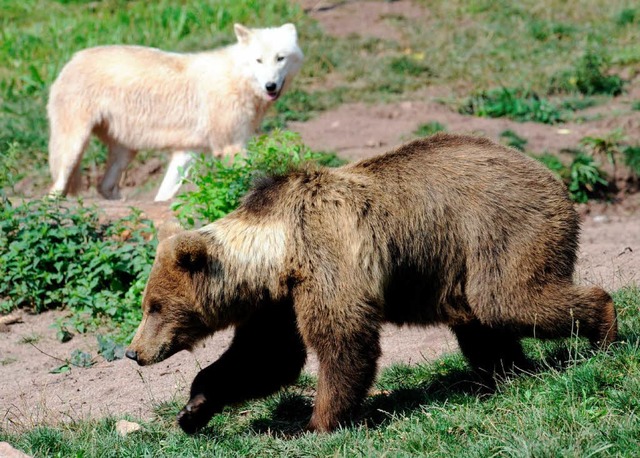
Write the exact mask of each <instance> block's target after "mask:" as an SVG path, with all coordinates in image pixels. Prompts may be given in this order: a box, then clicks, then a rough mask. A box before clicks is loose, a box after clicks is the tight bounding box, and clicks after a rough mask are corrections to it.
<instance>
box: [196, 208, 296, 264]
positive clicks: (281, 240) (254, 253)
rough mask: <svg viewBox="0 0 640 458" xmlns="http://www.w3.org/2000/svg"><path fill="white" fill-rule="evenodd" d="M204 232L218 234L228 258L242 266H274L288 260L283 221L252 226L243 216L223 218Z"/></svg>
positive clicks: (203, 231) (225, 255)
mask: <svg viewBox="0 0 640 458" xmlns="http://www.w3.org/2000/svg"><path fill="white" fill-rule="evenodd" d="M200 231H201V232H202V233H203V234H210V235H212V236H214V237H215V239H216V240H217V241H218V242H219V243H220V245H221V246H222V250H223V256H224V258H225V259H227V260H229V261H232V262H234V263H236V264H237V265H238V266H249V265H251V266H255V268H258V269H272V268H279V267H281V266H282V264H283V263H284V259H285V248H286V232H285V229H284V225H283V224H281V223H268V224H261V225H249V224H247V223H246V222H244V221H242V220H241V219H235V218H223V219H220V220H218V221H216V222H214V223H212V224H209V225H207V226H205V227H203V228H202V229H200Z"/></svg>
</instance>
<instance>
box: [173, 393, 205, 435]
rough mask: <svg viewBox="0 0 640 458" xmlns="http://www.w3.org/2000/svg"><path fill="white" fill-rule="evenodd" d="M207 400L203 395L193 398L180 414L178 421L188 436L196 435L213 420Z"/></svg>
mask: <svg viewBox="0 0 640 458" xmlns="http://www.w3.org/2000/svg"><path fill="white" fill-rule="evenodd" d="M206 404H207V400H206V399H205V397H204V396H203V395H202V394H198V395H196V396H194V397H193V398H191V400H189V402H188V403H187V405H186V406H184V408H183V409H182V410H181V411H180V412H179V413H178V416H177V418H176V419H177V420H178V425H180V428H182V430H183V431H184V432H185V433H187V434H194V433H196V432H198V430H200V429H202V428H204V427H205V426H207V423H209V420H210V419H211V412H210V409H207V408H206Z"/></svg>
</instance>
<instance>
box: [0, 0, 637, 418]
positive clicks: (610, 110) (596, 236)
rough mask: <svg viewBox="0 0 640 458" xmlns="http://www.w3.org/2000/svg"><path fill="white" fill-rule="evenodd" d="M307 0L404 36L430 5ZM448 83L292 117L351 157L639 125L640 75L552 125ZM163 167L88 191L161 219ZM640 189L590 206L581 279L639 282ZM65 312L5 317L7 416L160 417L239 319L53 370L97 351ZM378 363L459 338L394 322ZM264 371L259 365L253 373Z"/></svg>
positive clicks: (114, 211)
mask: <svg viewBox="0 0 640 458" xmlns="http://www.w3.org/2000/svg"><path fill="white" fill-rule="evenodd" d="M300 3H302V4H303V6H304V7H305V9H306V10H307V11H308V13H309V14H311V15H312V16H313V17H315V18H316V19H318V20H319V21H320V22H321V24H323V26H324V27H325V29H326V31H327V32H328V33H334V34H336V35H340V34H350V33H359V34H362V35H374V36H380V37H383V38H393V39H401V35H400V34H399V32H398V31H397V30H395V29H394V28H393V27H391V26H390V25H389V24H388V23H387V22H385V21H384V17H385V15H389V14H394V15H398V14H402V15H407V16H410V17H415V16H416V15H425V17H427V16H428V12H426V11H424V10H422V9H420V8H419V7H417V6H416V5H415V4H413V3H412V2H410V1H404V0H402V1H396V2H366V7H363V6H362V5H359V3H362V2H353V1H352V2H338V1H333V2H323V1H316V0H308V1H307V0H303V1H301V2H300ZM447 95H448V92H447V89H446V88H425V90H424V91H422V92H420V93H418V94H413V95H412V96H411V100H410V101H405V102H398V103H393V104H385V105H366V104H360V103H356V104H347V105H343V106H340V107H338V108H336V109H334V110H331V111H327V112H325V113H322V114H321V115H319V116H317V117H316V118H314V119H312V120H310V121H308V122H305V123H292V124H291V125H290V128H291V130H294V131H297V132H299V133H300V134H301V135H302V138H303V140H304V142H305V143H307V144H308V145H309V146H311V147H312V148H314V149H322V150H333V151H336V152H337V153H338V154H339V155H341V156H343V157H346V158H349V159H359V158H363V157H367V156H370V155H373V154H377V153H380V152H383V151H386V150H389V149H391V148H393V147H394V146H397V145H399V144H400V143H402V142H403V141H405V140H407V139H409V138H411V132H412V131H413V130H415V129H416V127H417V126H418V125H419V124H421V123H425V122H429V121H438V122H440V123H442V124H444V125H446V126H447V128H448V130H450V131H455V132H473V133H480V134H484V135H487V136H488V137H490V138H493V139H496V140H497V139H498V135H499V133H500V132H502V131H504V130H505V129H511V130H514V131H515V132H517V133H518V134H519V135H521V136H523V137H525V138H527V139H528V141H529V143H528V148H530V149H531V150H534V151H545V150H546V151H552V152H558V151H560V150H562V149H563V148H567V147H574V146H576V144H577V143H578V141H579V139H580V138H582V137H583V136H586V135H594V134H604V133H607V132H609V131H610V130H611V129H612V128H615V127H618V126H620V127H624V128H625V130H626V132H627V133H628V134H629V135H631V136H633V135H637V136H639V138H635V140H636V141H638V140H640V114H639V113H638V112H630V111H629V110H625V107H627V106H628V101H629V100H633V99H634V98H635V99H638V98H640V82H638V81H636V82H635V83H634V85H633V87H631V88H630V92H629V93H628V94H626V95H625V96H622V97H620V98H619V99H617V100H616V101H614V102H613V103H612V104H610V105H607V106H604V107H597V108H595V109H593V110H595V111H596V112H598V113H601V114H602V116H601V117H599V118H598V120H596V121H592V122H584V123H582V124H564V125H562V126H560V127H558V126H546V125H540V124H535V123H516V122H512V121H509V120H503V119H481V118H474V117H469V116H463V115H460V114H458V113H456V112H453V111H451V110H450V109H449V108H448V107H447V106H445V105H442V104H441V103H439V102H437V99H438V98H440V97H443V96H447ZM162 173H163V170H162V164H161V162H159V161H158V160H157V159H152V160H150V161H148V162H147V163H146V164H143V166H142V167H140V168H139V169H138V170H132V171H131V172H129V173H128V176H127V179H126V182H125V185H126V186H125V189H124V194H125V195H135V196H136V200H133V199H129V200H125V201H118V202H105V201H102V200H99V199H95V198H93V197H91V196H93V195H95V191H89V192H87V194H86V197H87V201H88V202H89V203H91V201H93V200H95V201H96V202H97V203H99V205H100V207H101V208H102V209H103V210H104V211H105V213H106V214H107V215H109V216H112V217H116V216H121V215H122V214H126V212H127V211H128V210H127V209H128V207H129V206H134V207H138V208H141V209H142V210H143V211H144V212H145V214H146V216H147V217H149V218H151V219H152V220H154V221H155V222H156V223H159V222H162V221H165V220H167V219H169V218H171V212H170V210H169V205H168V204H166V203H153V202H151V199H152V197H153V195H154V192H155V190H149V191H148V192H134V189H135V188H136V187H138V186H139V183H140V182H141V179H142V178H148V177H149V176H153V175H157V176H159V175H160V174H162ZM639 208H640V194H632V195H626V196H621V199H620V201H619V202H618V203H616V204H614V205H605V204H595V205H589V206H581V207H580V209H579V210H580V213H581V215H582V217H583V232H582V238H581V250H580V258H579V265H578V269H577V277H578V278H577V279H578V281H579V282H581V283H583V284H591V283H593V284H600V285H603V286H604V287H605V288H607V289H609V290H615V289H618V288H620V287H623V286H626V285H632V284H640V279H639V278H638V275H639V274H638V272H639V271H640V212H639V211H638V209H639ZM61 315H62V312H49V313H45V314H42V315H38V316H34V315H28V314H24V313H23V314H21V315H20V318H21V320H20V322H17V323H14V324H10V325H0V427H7V428H10V429H12V428H23V427H27V428H28V427H33V426H35V425H37V424H42V423H43V422H46V423H51V422H58V421H61V420H62V421H75V420H80V419H84V418H89V417H100V416H103V415H106V414H115V415H121V414H129V415H132V416H134V417H142V418H151V417H152V408H153V406H154V405H156V404H158V403H160V402H162V401H166V400H169V399H172V398H174V397H177V398H178V399H185V397H186V396H187V393H188V388H189V384H190V383H191V380H192V379H193V377H194V375H195V373H196V372H197V371H198V370H199V368H201V367H204V366H206V365H207V364H209V363H211V362H212V361H213V360H215V359H216V358H217V357H218V356H219V355H220V354H221V353H222V352H223V351H224V349H225V348H226V346H227V345H228V344H229V342H230V340H231V336H232V333H231V331H230V330H229V331H225V332H221V333H218V334H216V335H214V336H212V337H211V338H209V339H208V340H206V342H205V343H204V345H202V346H201V347H199V348H197V349H196V350H195V351H194V352H193V353H187V352H181V353H179V354H177V355H175V356H173V357H171V358H170V359H169V360H167V361H164V362H162V363H160V364H157V365H155V366H151V367H144V368H139V367H138V366H137V365H136V364H135V363H133V362H132V361H128V360H118V361H114V362H106V361H104V360H103V359H102V358H99V359H98V360H97V363H96V364H95V365H94V366H92V367H91V368H88V369H79V368H74V369H72V370H71V371H70V372H67V373H64V374H51V373H50V370H51V369H53V368H55V367H57V366H59V365H60V364H61V363H60V361H59V360H58V359H64V358H68V357H69V355H70V353H71V352H72V351H73V350H74V349H81V350H84V351H90V352H92V354H96V353H97V352H96V349H97V344H96V339H95V336H76V337H74V338H73V339H72V340H71V341H70V342H67V343H60V342H58V341H57V340H56V338H55V331H54V329H53V328H52V327H51V325H52V323H54V322H55V320H56V318H58V317H60V316H61ZM382 342H383V356H382V359H381V361H380V366H381V367H383V366H387V365H389V364H392V363H395V362H406V363H415V362H420V361H428V360H432V359H434V358H436V357H438V356H440V355H442V354H443V353H446V352H452V351H456V349H457V346H456V342H455V339H454V338H453V336H452V335H451V334H450V333H449V331H448V330H446V329H443V328H437V327H434V328H429V329H416V328H402V329H399V328H394V327H385V329H384V333H383V339H382ZM306 370H307V371H309V372H311V373H313V372H315V371H316V370H317V362H316V360H315V358H314V356H313V355H310V359H309V362H308V363H307V366H306ZM256 378H259V374H257V375H256Z"/></svg>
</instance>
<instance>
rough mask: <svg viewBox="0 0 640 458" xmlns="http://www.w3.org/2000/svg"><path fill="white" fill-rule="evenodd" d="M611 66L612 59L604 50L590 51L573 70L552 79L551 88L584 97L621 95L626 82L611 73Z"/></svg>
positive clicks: (565, 71)
mask: <svg viewBox="0 0 640 458" xmlns="http://www.w3.org/2000/svg"><path fill="white" fill-rule="evenodd" d="M610 64H611V59H610V57H609V56H608V55H606V54H604V53H603V51H602V50H595V49H589V50H587V52H586V53H585V54H584V55H583V56H582V57H581V58H580V59H579V60H578V61H577V62H576V64H575V65H574V67H573V68H571V69H568V70H564V71H563V72H561V73H560V74H559V75H556V76H554V78H552V81H551V88H552V90H556V91H563V92H578V93H580V94H584V95H594V94H604V95H619V94H621V93H622V91H623V89H624V83H625V82H624V80H623V79H622V78H620V76H618V75H614V74H610V73H609V67H610Z"/></svg>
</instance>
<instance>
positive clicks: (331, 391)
mask: <svg viewBox="0 0 640 458" xmlns="http://www.w3.org/2000/svg"><path fill="white" fill-rule="evenodd" d="M323 340H324V341H323V342H322V344H321V345H314V348H315V349H316V351H317V353H318V360H319V363H320V367H319V373H318V391H317V396H316V400H315V406H314V409H313V415H312V416H311V421H310V423H309V426H308V428H309V430H311V431H320V432H328V431H332V430H334V429H335V428H336V427H338V425H339V424H340V423H341V422H343V421H345V420H348V419H349V417H350V415H351V414H352V413H354V410H355V409H356V408H358V407H359V406H360V405H361V404H362V401H363V400H364V398H365V397H366V395H367V392H368V391H369V388H370V387H371V385H372V383H373V380H374V378H375V375H376V369H377V361H378V358H379V356H380V342H379V340H380V337H379V331H378V330H377V329H373V328H370V329H362V330H360V331H358V330H356V329H353V327H352V328H350V329H349V333H348V334H347V333H343V334H342V335H336V336H327V337H326V339H323Z"/></svg>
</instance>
